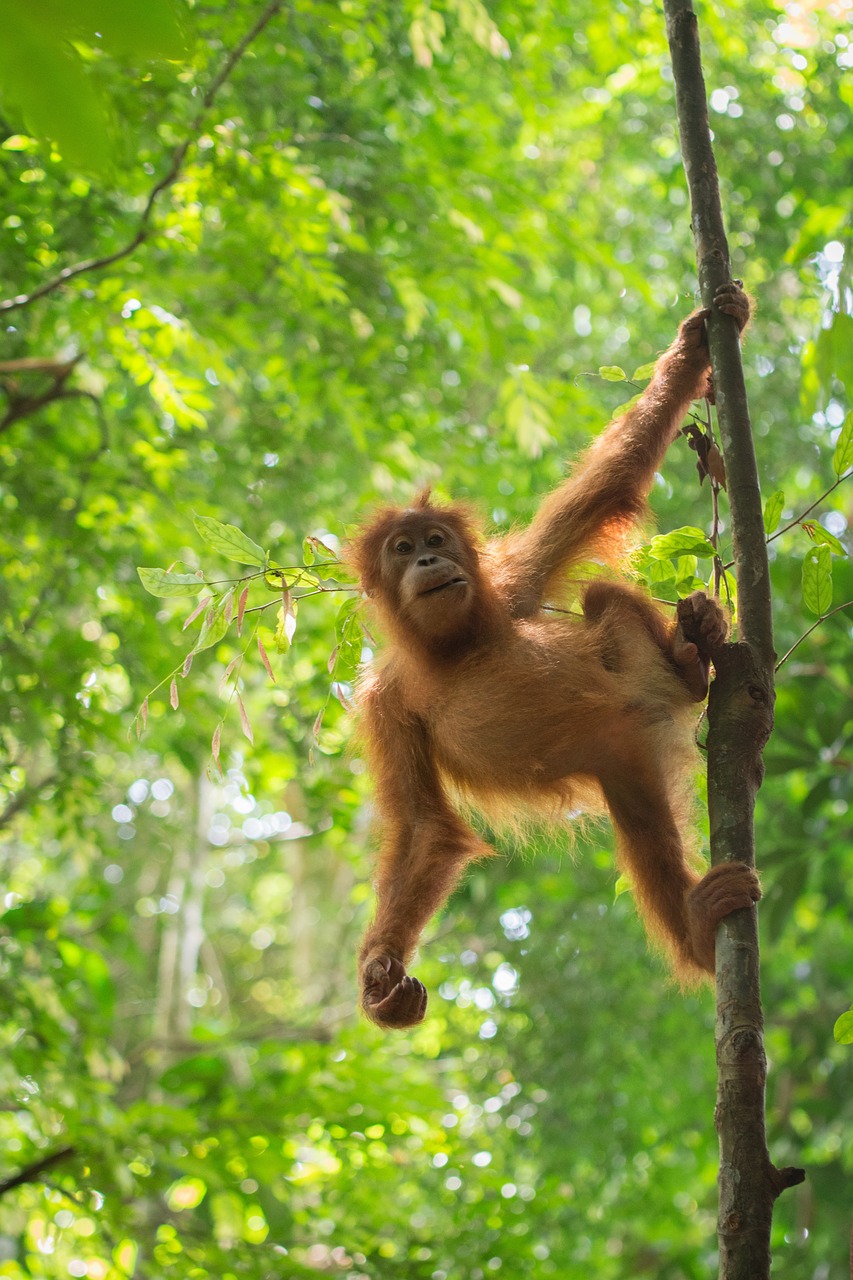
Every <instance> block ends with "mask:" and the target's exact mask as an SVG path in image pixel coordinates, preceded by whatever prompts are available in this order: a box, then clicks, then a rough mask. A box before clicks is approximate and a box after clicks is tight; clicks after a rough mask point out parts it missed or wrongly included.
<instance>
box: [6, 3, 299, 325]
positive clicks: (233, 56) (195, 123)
mask: <svg viewBox="0 0 853 1280" xmlns="http://www.w3.org/2000/svg"><path fill="white" fill-rule="evenodd" d="M284 3H285V0H271V3H270V4H268V5H267V7H266V9H264V11H263V13H262V14H261V15H260V17H259V18H258V20H257V22H255V24H254V26H252V27H251V28H250V30H249V31H248V32H247V33H246V35H245V36H244V37H243V39H242V40H240V41H239V43H238V44H237V45H235V47H234V48H233V49H232V50H231V52H230V53H229V54H228V56H227V57H226V59H225V61H224V62H223V64H222V66H221V67H220V68H219V71H218V72H217V73H216V75H215V76H214V77H213V80H212V81H211V82H210V85H209V86H208V89H207V93H206V94H205V95H204V97H203V99H202V102H201V106H200V107H199V109H198V111H197V112H196V115H195V117H194V119H193V120H192V122H191V124H190V127H189V132H188V134H187V137H186V138H185V139H184V141H183V142H182V143H180V144H179V146H177V147H176V148H175V150H174V152H173V153H172V162H171V164H170V165H169V168H168V169H167V171H166V173H165V174H164V175H163V177H162V178H161V179H160V181H159V182H157V183H156V184H155V185H154V187H152V189H151V191H150V192H149V195H148V199H147V200H146V202H145V208H144V209H143V210H142V213H141V215H140V218H139V225H138V226H137V229H136V233H135V235H134V236H133V237H132V239H131V240H129V241H128V243H127V244H126V245H124V247H123V248H121V249H116V250H115V252H114V253H108V254H105V255H104V256H103V257H100V258H86V259H85V260H84V261H83V262H76V263H74V264H73V265H72V266H70V267H64V268H63V270H62V271H60V273H59V275H57V276H54V278H53V279H52V280H47V281H45V283H44V284H41V285H39V286H38V288H37V289H33V291H32V292H31V293H19V294H18V295H17V297H14V298H7V299H6V300H5V301H3V302H0V313H2V312H5V311H15V310H16V309H17V308H18V307H27V306H29V305H30V303H31V302H35V301H36V300H37V299H38V298H43V297H44V296H45V295H46V294H48V293H53V291H54V290H55V289H58V288H60V286H61V285H64V284H67V283H68V281H69V280H74V279H75V278H76V277H77V276H81V275H83V274H84V273H86V272H88V271H98V270H100V269H101V268H102V267H109V266H111V265H112V263H114V262H118V261H119V260H120V259H121V258H126V257H128V256H129V255H130V254H131V253H133V251H134V250H135V249H138V248H139V246H140V245H141V244H142V243H143V241H144V240H146V239H147V237H148V234H149V222H150V221H151V214H152V212H153V210H154V204H155V202H156V200H157V197H158V196H159V195H160V194H161V193H162V192H163V191H166V190H167V189H168V188H169V187H171V186H172V184H173V183H174V182H175V180H176V179H177V177H178V175H179V174H180V172H181V167H182V165H183V163H184V160H185V159H186V156H187V152H188V151H189V149H190V147H191V146H192V144H193V143H194V142H195V141H196V138H197V136H198V133H199V130H200V129H201V125H202V121H203V119H204V117H205V115H206V113H207V111H208V110H209V108H210V107H211V106H212V104H213V100H214V98H215V97H216V95H217V93H218V92H219V90H220V89H221V88H222V86H223V84H224V83H225V81H226V80H227V79H228V77H229V76H230V74H231V72H232V71H233V70H234V68H235V66H236V65H237V63H238V62H239V61H240V59H241V58H242V56H243V54H244V53H245V52H246V50H247V49H248V47H249V45H250V44H251V43H252V41H253V40H255V39H256V38H257V37H258V36H259V35H260V34H261V32H262V31H263V30H264V28H265V27H266V26H268V24H269V23H270V22H271V21H272V19H273V18H274V17H275V16H276V14H277V13H278V12H279V10H280V9H282V7H283V6H284Z"/></svg>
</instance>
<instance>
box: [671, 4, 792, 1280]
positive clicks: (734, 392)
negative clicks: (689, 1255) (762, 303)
mask: <svg viewBox="0 0 853 1280" xmlns="http://www.w3.org/2000/svg"><path fill="white" fill-rule="evenodd" d="M664 9H665V12H666V26H667V36H668V39H669V47H670V53H671V57H672V68H673V75H674V78H675V93H676V106H677V113H678V128H679V134H680V138H681V150H682V157H683V160H684V169H685V172H686V174H687V183H688V186H689V188H690V206H691V221H692V226H693V238H694V242H695V245H696V259H697V267H698V275H699V285H700V289H701V294H702V302H703V305H704V306H706V307H710V306H711V304H712V301H713V298H714V295H715V293H716V291H717V289H718V288H719V287H720V286H721V285H723V284H726V283H727V282H728V281H729V280H730V279H731V268H730V263H729V250H728V244H727V242H726V235H725V230H724V227H723V216H722V208H721V204H720V190H719V181H718V178H717V167H716V163H715V161H714V152H713V148H712V145H711V132H710V128H709V124H708V106H707V100H706V94H705V82H704V78H703V75H702V62H701V55H700V50H699V33H698V23H697V20H696V15H695V14H694V12H693V10H692V7H691V4H690V0H665V3H664ZM708 340H709V344H710V348H711V363H712V366H713V371H714V386H715V394H716V403H717V415H718V419H719V429H720V438H721V444H722V450H723V456H724V458H725V463H726V473H727V476H728V496H729V505H730V510H731V526H732V540H733V545H734V559H735V567H736V573H737V582H738V636H739V638H738V641H737V643H733V644H729V645H727V646H726V647H725V650H724V652H723V653H722V654H721V656H720V659H719V661H718V662H717V663H716V668H717V678H716V680H715V681H714V683H713V685H712V687H711V697H710V701H709V706H708V722H709V732H708V810H709V815H710V825H711V861H712V862H713V863H714V864H716V863H719V862H727V861H732V860H735V859H738V860H740V861H741V862H747V863H749V864H750V865H754V862H755V844H754V828H753V811H754V805H755V794H756V792H757V790H758V788H759V786H760V785H761V779H762V776H763V772H764V769H763V764H762V758H761V756H762V751H763V748H764V745H765V743H766V742H767V739H768V737H769V736H770V732H771V730H772V728H773V700H774V691H773V669H774V662H775V652H774V649H773V627H772V618H771V607H770V605H771V601H770V574H769V567H768V562H767V548H766V543H765V535H764V523H763V519H762V510H761V495H760V492H759V485H758V469H757V466H756V461H755V451H754V449H753V443H752V432H751V428H750V421H749V407H748V404H747V398H746V388H745V386H744V378H743V365H742V363H741V356H740V343H739V340H738V331H737V324H736V322H735V321H734V320H733V318H732V317H730V316H725V315H723V314H721V313H720V312H713V313H712V315H711V318H710V320H709V322H708ZM716 1046H717V1067H718V1073H719V1074H718V1087H717V1107H716V1115H715V1120H716V1125H717V1132H718V1134H719V1139H720V1173H719V1190H720V1204H719V1217H718V1234H719V1242H720V1272H719V1274H720V1277H721V1280H762V1277H765V1276H769V1274H770V1225H771V1221H772V1215H773V1204H774V1201H775V1200H776V1197H777V1196H778V1195H779V1194H780V1192H781V1191H783V1190H784V1189H785V1187H788V1186H793V1185H794V1184H795V1183H797V1182H801V1181H802V1180H803V1177H804V1174H803V1171H802V1170H799V1169H782V1170H779V1169H776V1168H775V1167H774V1166H773V1164H772V1162H771V1160H770V1155H769V1152H768V1150H767V1137H766V1132H765V1121H764V1083H765V1076H766V1071H767V1063H766V1058H765V1054H764V1041H763V1016H762V1009H761V995H760V987H759V956H758V933H757V927H756V912H755V909H754V908H753V909H752V910H749V911H746V910H744V911H738V912H735V913H734V914H733V915H731V916H729V917H728V918H727V919H726V920H725V921H724V922H723V924H722V925H721V927H720V930H719V932H718V935H717V1023H716Z"/></svg>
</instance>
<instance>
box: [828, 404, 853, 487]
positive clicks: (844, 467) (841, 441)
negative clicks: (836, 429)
mask: <svg viewBox="0 0 853 1280" xmlns="http://www.w3.org/2000/svg"><path fill="white" fill-rule="evenodd" d="M850 467H853V412H851V413H848V415H847V417H846V418H845V419H844V426H843V427H842V428H841V434H840V435H839V437H838V441H837V443H836V445H835V453H834V454H833V455H832V469H833V471H834V472H835V474H836V475H837V476H843V475H844V472H845V471H848V470H849V469H850Z"/></svg>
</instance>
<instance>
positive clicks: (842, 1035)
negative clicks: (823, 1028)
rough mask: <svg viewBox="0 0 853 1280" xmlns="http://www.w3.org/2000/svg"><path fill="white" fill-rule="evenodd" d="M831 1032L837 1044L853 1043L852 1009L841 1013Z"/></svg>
mask: <svg viewBox="0 0 853 1280" xmlns="http://www.w3.org/2000/svg"><path fill="white" fill-rule="evenodd" d="M832 1034H833V1035H834V1036H835V1039H836V1040H837V1041H838V1043H839V1044H853V1009H848V1010H847V1012H846V1013H842V1015H841V1017H840V1018H839V1019H838V1021H837V1022H836V1024H835V1026H834V1027H833V1028H832Z"/></svg>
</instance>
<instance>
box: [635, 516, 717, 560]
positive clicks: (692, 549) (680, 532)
mask: <svg viewBox="0 0 853 1280" xmlns="http://www.w3.org/2000/svg"><path fill="white" fill-rule="evenodd" d="M649 554H650V555H651V556H653V557H654V559H655V560H671V559H675V558H676V557H677V556H702V557H705V558H710V557H712V556H714V555H716V554H717V553H716V552H715V550H714V548H713V546H712V545H711V543H710V542H709V541H708V539H707V538H706V536H705V534H704V533H703V532H702V530H701V529H695V528H693V526H692V525H684V526H683V527H682V528H681V529H673V530H672V532H671V533H660V534H658V536H657V537H656V538H652V540H651V542H650V543H649Z"/></svg>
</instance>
